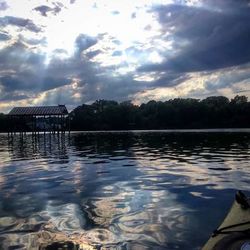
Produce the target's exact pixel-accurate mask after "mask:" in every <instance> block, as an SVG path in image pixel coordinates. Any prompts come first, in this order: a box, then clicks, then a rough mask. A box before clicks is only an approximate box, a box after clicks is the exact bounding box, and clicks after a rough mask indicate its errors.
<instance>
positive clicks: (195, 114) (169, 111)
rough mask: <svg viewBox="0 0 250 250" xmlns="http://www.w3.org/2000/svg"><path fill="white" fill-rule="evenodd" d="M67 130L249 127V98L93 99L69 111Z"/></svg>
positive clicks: (1, 120) (1, 126)
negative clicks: (139, 100)
mask: <svg viewBox="0 0 250 250" xmlns="http://www.w3.org/2000/svg"><path fill="white" fill-rule="evenodd" d="M70 119H71V130H79V131H80V130H128V129H195V128H197V129H198V128H249V127H250V102H248V100H247V97H246V96H239V95H237V96H235V97H234V98H233V99H231V100H229V99H228V98H227V97H224V96H211V97H207V98H205V99H203V100H200V99H193V98H185V99H184V98H175V99H171V100H167V101H154V100H152V101H149V102H147V103H143V104H141V105H134V104H133V103H132V102H130V101H125V102H121V103H118V102H116V101H112V100H97V101H95V102H94V103H92V104H90V105H87V104H83V105H81V106H78V107H77V108H75V109H74V110H73V111H71V112H70ZM8 126H9V124H8V121H7V116H6V115H5V114H0V131H2V132H4V131H7V130H8Z"/></svg>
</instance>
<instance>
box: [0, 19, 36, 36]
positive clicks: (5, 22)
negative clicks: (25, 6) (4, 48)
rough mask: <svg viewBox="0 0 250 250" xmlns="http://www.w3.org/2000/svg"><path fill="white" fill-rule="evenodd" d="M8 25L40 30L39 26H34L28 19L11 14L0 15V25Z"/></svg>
mask: <svg viewBox="0 0 250 250" xmlns="http://www.w3.org/2000/svg"><path fill="white" fill-rule="evenodd" d="M8 25H13V26H17V27H19V28H26V29H28V30H30V31H32V32H35V33H37V32H40V31H41V28H40V27H38V26H36V25H35V24H34V23H33V21H32V20H30V19H25V18H20V17H13V16H5V17H0V27H2V28H3V27H6V26H8Z"/></svg>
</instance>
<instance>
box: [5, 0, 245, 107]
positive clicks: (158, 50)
mask: <svg viewBox="0 0 250 250" xmlns="http://www.w3.org/2000/svg"><path fill="white" fill-rule="evenodd" d="M249 80H250V1H248V0H238V1H235V0H165V1H164V0H161V1H160V0H133V1H132V0H131V1H130V0H126V1H125V0H99V1H94V0H58V1H52V0H0V112H7V111H9V110H10V109H11V108H12V107H14V106H25V105H57V104H66V105H67V106H68V107H69V109H72V108H74V107H76V106H78V105H80V104H82V103H92V102H93V101H95V100H97V99H110V100H117V101H125V100H132V101H133V102H134V103H136V104H140V103H142V102H147V101H148V100H151V99H155V100H168V99H171V98H176V97H183V98H187V97H192V98H205V97H207V96H211V95H225V96H227V97H229V98H231V97H233V96H235V95H236V94H244V95H246V96H250V91H249V90H250V86H249Z"/></svg>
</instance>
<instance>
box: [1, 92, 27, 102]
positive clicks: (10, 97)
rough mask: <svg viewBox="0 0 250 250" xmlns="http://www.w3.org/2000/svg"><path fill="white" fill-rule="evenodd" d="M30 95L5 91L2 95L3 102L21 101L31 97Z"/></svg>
mask: <svg viewBox="0 0 250 250" xmlns="http://www.w3.org/2000/svg"><path fill="white" fill-rule="evenodd" d="M29 97H30V96H27V95H23V94H20V93H5V94H2V95H1V96H0V101H1V102H6V101H20V100H24V99H27V98H29Z"/></svg>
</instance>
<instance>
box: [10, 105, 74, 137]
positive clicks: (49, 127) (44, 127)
mask: <svg viewBox="0 0 250 250" xmlns="http://www.w3.org/2000/svg"><path fill="white" fill-rule="evenodd" d="M8 119H9V134H15V133H21V134H23V133H26V132H32V134H37V133H38V134H39V133H40V132H44V133H46V132H49V133H65V132H66V131H69V132H70V119H69V113H68V110H67V108H66V106H65V105H58V106H39V107H14V108H13V109H12V110H11V111H10V112H9V114H8Z"/></svg>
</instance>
